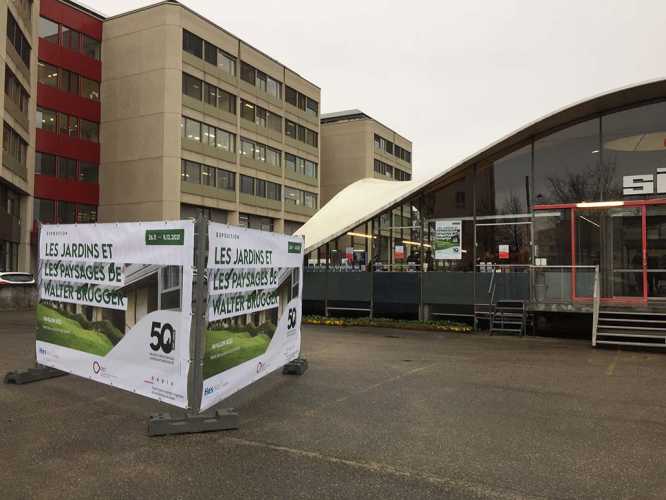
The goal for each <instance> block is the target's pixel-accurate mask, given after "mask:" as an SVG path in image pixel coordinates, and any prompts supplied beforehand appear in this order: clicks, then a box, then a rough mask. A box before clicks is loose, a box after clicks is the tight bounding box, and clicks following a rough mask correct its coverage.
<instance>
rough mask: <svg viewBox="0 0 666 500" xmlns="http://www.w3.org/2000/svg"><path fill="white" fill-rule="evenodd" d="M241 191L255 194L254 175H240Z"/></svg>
mask: <svg viewBox="0 0 666 500" xmlns="http://www.w3.org/2000/svg"><path fill="white" fill-rule="evenodd" d="M240 192H241V193H244V194H249V195H252V196H254V177H249V176H247V175H241V176H240Z"/></svg>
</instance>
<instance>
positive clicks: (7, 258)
mask: <svg viewBox="0 0 666 500" xmlns="http://www.w3.org/2000/svg"><path fill="white" fill-rule="evenodd" d="M33 10H34V6H33V3H32V1H29V0H2V1H0V26H3V27H6V35H5V36H4V37H0V39H1V40H2V42H1V46H0V58H1V59H2V66H3V71H4V73H5V91H4V93H3V94H2V99H3V104H2V106H0V113H2V121H3V132H2V165H1V166H0V271H5V270H10V269H11V270H15V269H19V268H26V267H27V266H29V262H30V228H31V224H30V222H31V217H32V203H31V200H32V198H31V197H32V193H33V187H34V179H33V172H34V151H35V149H34V146H35V131H34V130H35V127H34V116H35V80H36V70H37V64H36V62H37V58H36V50H35V44H34V34H35V32H36V24H35V22H36V21H35V16H34V15H33Z"/></svg>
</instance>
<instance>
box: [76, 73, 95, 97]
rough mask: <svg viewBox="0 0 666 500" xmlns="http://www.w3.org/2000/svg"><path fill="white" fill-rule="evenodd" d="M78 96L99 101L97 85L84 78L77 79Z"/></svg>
mask: <svg viewBox="0 0 666 500" xmlns="http://www.w3.org/2000/svg"><path fill="white" fill-rule="evenodd" d="M79 95H80V96H81V97H83V98H84V99H90V100H92V101H99V83H98V82H96V81H94V80H89V79H88V78H85V77H83V76H82V77H80V78H79Z"/></svg>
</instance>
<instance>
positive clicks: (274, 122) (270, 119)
mask: <svg viewBox="0 0 666 500" xmlns="http://www.w3.org/2000/svg"><path fill="white" fill-rule="evenodd" d="M266 114H267V123H268V128H269V129H271V130H274V131H275V132H280V133H282V117H281V116H280V115H276V114H275V113H271V112H270V111H267V113H266Z"/></svg>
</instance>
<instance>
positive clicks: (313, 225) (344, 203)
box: [296, 178, 428, 253]
mask: <svg viewBox="0 0 666 500" xmlns="http://www.w3.org/2000/svg"><path fill="white" fill-rule="evenodd" d="M427 183H428V180H424V181H420V182H419V181H406V182H394V181H385V180H381V179H372V178H368V179H361V180H359V181H356V182H354V183H353V184H350V185H349V186H347V187H346V188H345V189H343V190H342V191H340V192H339V193H338V194H337V195H335V197H333V199H331V201H329V202H328V203H327V204H326V205H324V206H323V207H322V209H321V210H319V212H317V213H316V214H315V215H314V216H313V217H312V218H311V219H310V220H309V221H308V222H307V223H306V224H305V225H304V226H303V227H301V228H300V229H299V230H298V231H296V234H297V235H300V236H303V237H304V238H305V252H306V253H308V252H311V251H312V250H315V249H316V248H319V247H320V246H321V245H323V244H325V243H327V242H328V241H331V240H332V239H334V238H337V237H338V236H340V235H343V234H346V233H347V232H348V231H351V230H353V229H354V228H355V227H356V226H358V225H359V224H361V223H362V222H364V221H366V220H368V219H370V218H372V217H374V216H376V215H378V214H380V213H382V212H384V211H385V210H387V209H389V208H391V207H392V206H393V205H395V203H396V202H397V201H398V200H400V199H402V198H405V197H407V196H409V195H410V194H411V193H414V192H416V191H418V189H419V188H421V187H422V186H423V185H425V184H427Z"/></svg>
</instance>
